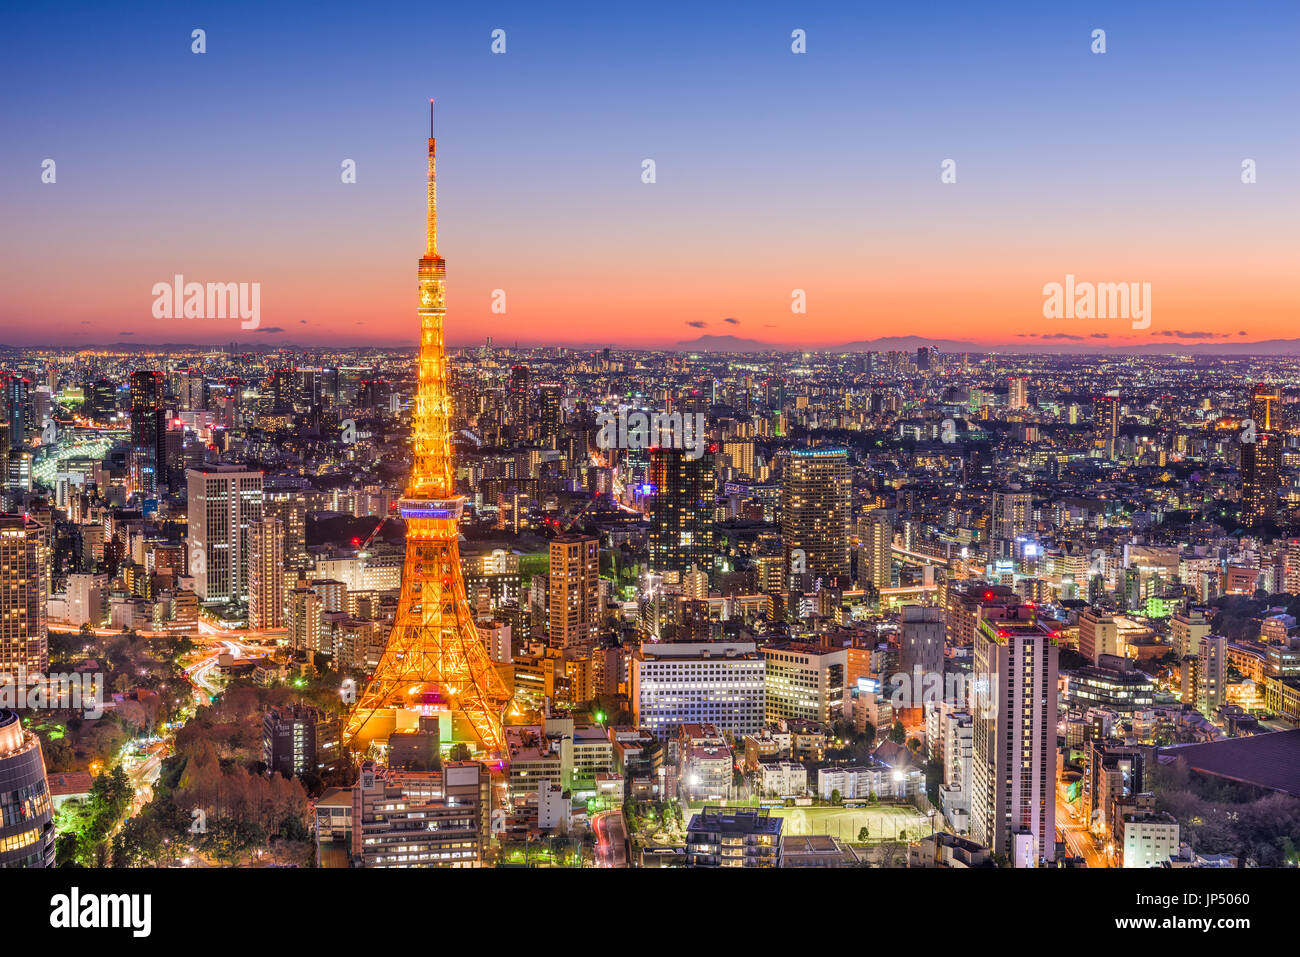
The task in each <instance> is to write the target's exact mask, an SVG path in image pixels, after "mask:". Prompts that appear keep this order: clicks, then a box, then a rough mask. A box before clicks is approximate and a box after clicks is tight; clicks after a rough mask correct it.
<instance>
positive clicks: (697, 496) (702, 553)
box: [648, 448, 717, 576]
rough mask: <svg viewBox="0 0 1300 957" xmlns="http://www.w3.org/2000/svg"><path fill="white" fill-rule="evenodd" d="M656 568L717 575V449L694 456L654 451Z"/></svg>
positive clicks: (652, 548)
mask: <svg viewBox="0 0 1300 957" xmlns="http://www.w3.org/2000/svg"><path fill="white" fill-rule="evenodd" d="M648 477H649V484H650V491H651V499H650V569H651V571H655V572H664V571H677V572H684V571H689V570H690V568H691V567H692V566H694V567H696V568H701V569H703V570H704V571H705V572H707V573H709V575H710V576H712V573H713V557H714V556H713V552H714V547H713V543H714V507H715V500H716V498H717V482H716V479H715V476H714V474H713V451H712V450H711V449H710V450H707V451H705V452H704V454H703V455H701V456H700V457H699V458H697V459H692V458H691V457H690V454H689V452H688V450H686V449H671V448H654V449H651V450H650V468H649V473H648Z"/></svg>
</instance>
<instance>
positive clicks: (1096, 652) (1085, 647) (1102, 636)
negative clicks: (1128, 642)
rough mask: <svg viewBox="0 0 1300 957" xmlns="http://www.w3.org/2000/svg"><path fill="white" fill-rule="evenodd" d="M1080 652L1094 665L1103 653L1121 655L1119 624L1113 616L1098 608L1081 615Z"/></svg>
mask: <svg viewBox="0 0 1300 957" xmlns="http://www.w3.org/2000/svg"><path fill="white" fill-rule="evenodd" d="M1079 654H1081V655H1083V657H1085V658H1087V659H1088V660H1089V661H1091V662H1092V663H1093V664H1094V665H1095V664H1097V659H1098V658H1100V657H1101V656H1102V655H1119V654H1120V644H1119V625H1118V624H1116V622H1115V619H1114V617H1113V616H1111V615H1108V614H1106V613H1105V612H1102V611H1099V610H1097V609H1096V608H1088V609H1085V610H1084V612H1083V613H1082V614H1081V615H1079Z"/></svg>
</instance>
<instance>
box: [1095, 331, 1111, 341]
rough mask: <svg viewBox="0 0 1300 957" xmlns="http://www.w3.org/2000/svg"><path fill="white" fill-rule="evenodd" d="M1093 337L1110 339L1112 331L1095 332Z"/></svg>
mask: <svg viewBox="0 0 1300 957" xmlns="http://www.w3.org/2000/svg"><path fill="white" fill-rule="evenodd" d="M1092 338H1094V339H1109V338H1110V333H1109V332H1094V333H1093V334H1092Z"/></svg>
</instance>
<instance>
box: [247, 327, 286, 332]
mask: <svg viewBox="0 0 1300 957" xmlns="http://www.w3.org/2000/svg"><path fill="white" fill-rule="evenodd" d="M253 331H254V332H284V330H283V329H281V328H280V327H279V326H267V327H266V328H265V329H254V330H253Z"/></svg>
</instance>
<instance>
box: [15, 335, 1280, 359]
mask: <svg viewBox="0 0 1300 957" xmlns="http://www.w3.org/2000/svg"><path fill="white" fill-rule="evenodd" d="M480 345H481V344H480V343H472V344H451V343H449V344H448V348H450V349H466V348H470V349H472V348H478V347H479V346H480ZM606 345H609V346H610V347H612V348H615V349H634V348H635V349H638V350H639V351H647V352H654V351H677V352H734V353H756V352H829V353H839V352H891V351H893V352H915V351H916V350H917V349H919V348H921V347H922V346H929V347H930V348H931V349H937V350H938V351H939V352H949V353H954V352H968V353H972V354H976V355H978V354H980V353H987V352H1000V353H1026V352H1028V353H1033V352H1037V353H1055V354H1069V353H1088V354H1097V353H1102V354H1114V355H1207V356H1216V355H1217V356H1251V355H1254V356H1261V357H1267V356H1300V339H1264V340H1262V341H1256V342H1249V341H1246V340H1244V339H1240V338H1238V339H1216V340H1212V341H1208V342H1207V341H1203V340H1202V341H1195V340H1192V341H1189V340H1187V339H1184V338H1180V337H1178V336H1177V335H1171V336H1170V337H1169V338H1168V339H1167V340H1166V341H1157V342H1146V343H1141V344H1137V345H1122V344H1118V343H1112V342H1109V341H1107V340H1106V339H1104V338H1100V337H1096V336H1087V337H1084V336H1077V337H1075V336H1066V335H1063V336H1062V337H1060V338H1056V339H1028V338H1026V339H1024V340H1022V341H1019V342H1011V343H1002V344H989V343H975V342H963V341H960V340H956V339H928V338H926V337H924V336H882V337H880V338H879V339H857V340H854V341H853V342H846V343H844V344H842V345H820V346H811V347H806V348H804V349H799V348H798V347H796V346H791V345H784V344H781V343H773V342H762V341H760V340H758V339H746V338H742V337H740V336H726V335H724V336H715V335H702V336H698V337H697V338H694V339H684V340H681V341H679V342H676V343H674V344H673V345H672V346H667V347H660V348H659V349H655V348H653V347H644V348H642V347H629V346H621V345H619V344H618V343H612V342H611V343H607V344H606ZM229 346H230V343H229V342H223V343H204V344H198V343H193V342H164V343H146V342H115V343H97V344H90V343H79V344H78V345H77V346H76V347H75V348H78V349H89V350H98V351H113V352H188V353H195V352H205V351H224V350H225V349H227V348H229ZM557 346H562V347H563V348H566V349H577V350H582V351H586V350H598V349H601V348H603V346H602V345H596V344H584V345H575V344H573V343H558V344H557ZM539 347H540V346H538V345H534V344H524V345H523V348H539ZM30 348H32V347H29V346H11V345H7V344H3V343H0V352H2V353H13V352H22V351H27V350H29V349H30ZM45 348H51V347H50V346H47V347H45ZM52 348H60V347H59V346H58V345H55V346H53V347H52ZM64 348H73V347H72V346H65V347H64ZM235 348H236V349H237V350H238V351H240V352H275V351H277V350H281V349H284V350H289V351H293V350H295V349H299V350H303V351H327V352H328V351H336V350H346V349H358V350H360V349H373V350H375V351H377V352H394V351H398V350H402V349H409V350H414V349H415V343H413V342H412V343H389V344H384V345H351V346H348V345H311V346H302V345H299V344H297V343H293V342H274V343H272V342H264V341H263V342H237V343H235Z"/></svg>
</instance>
